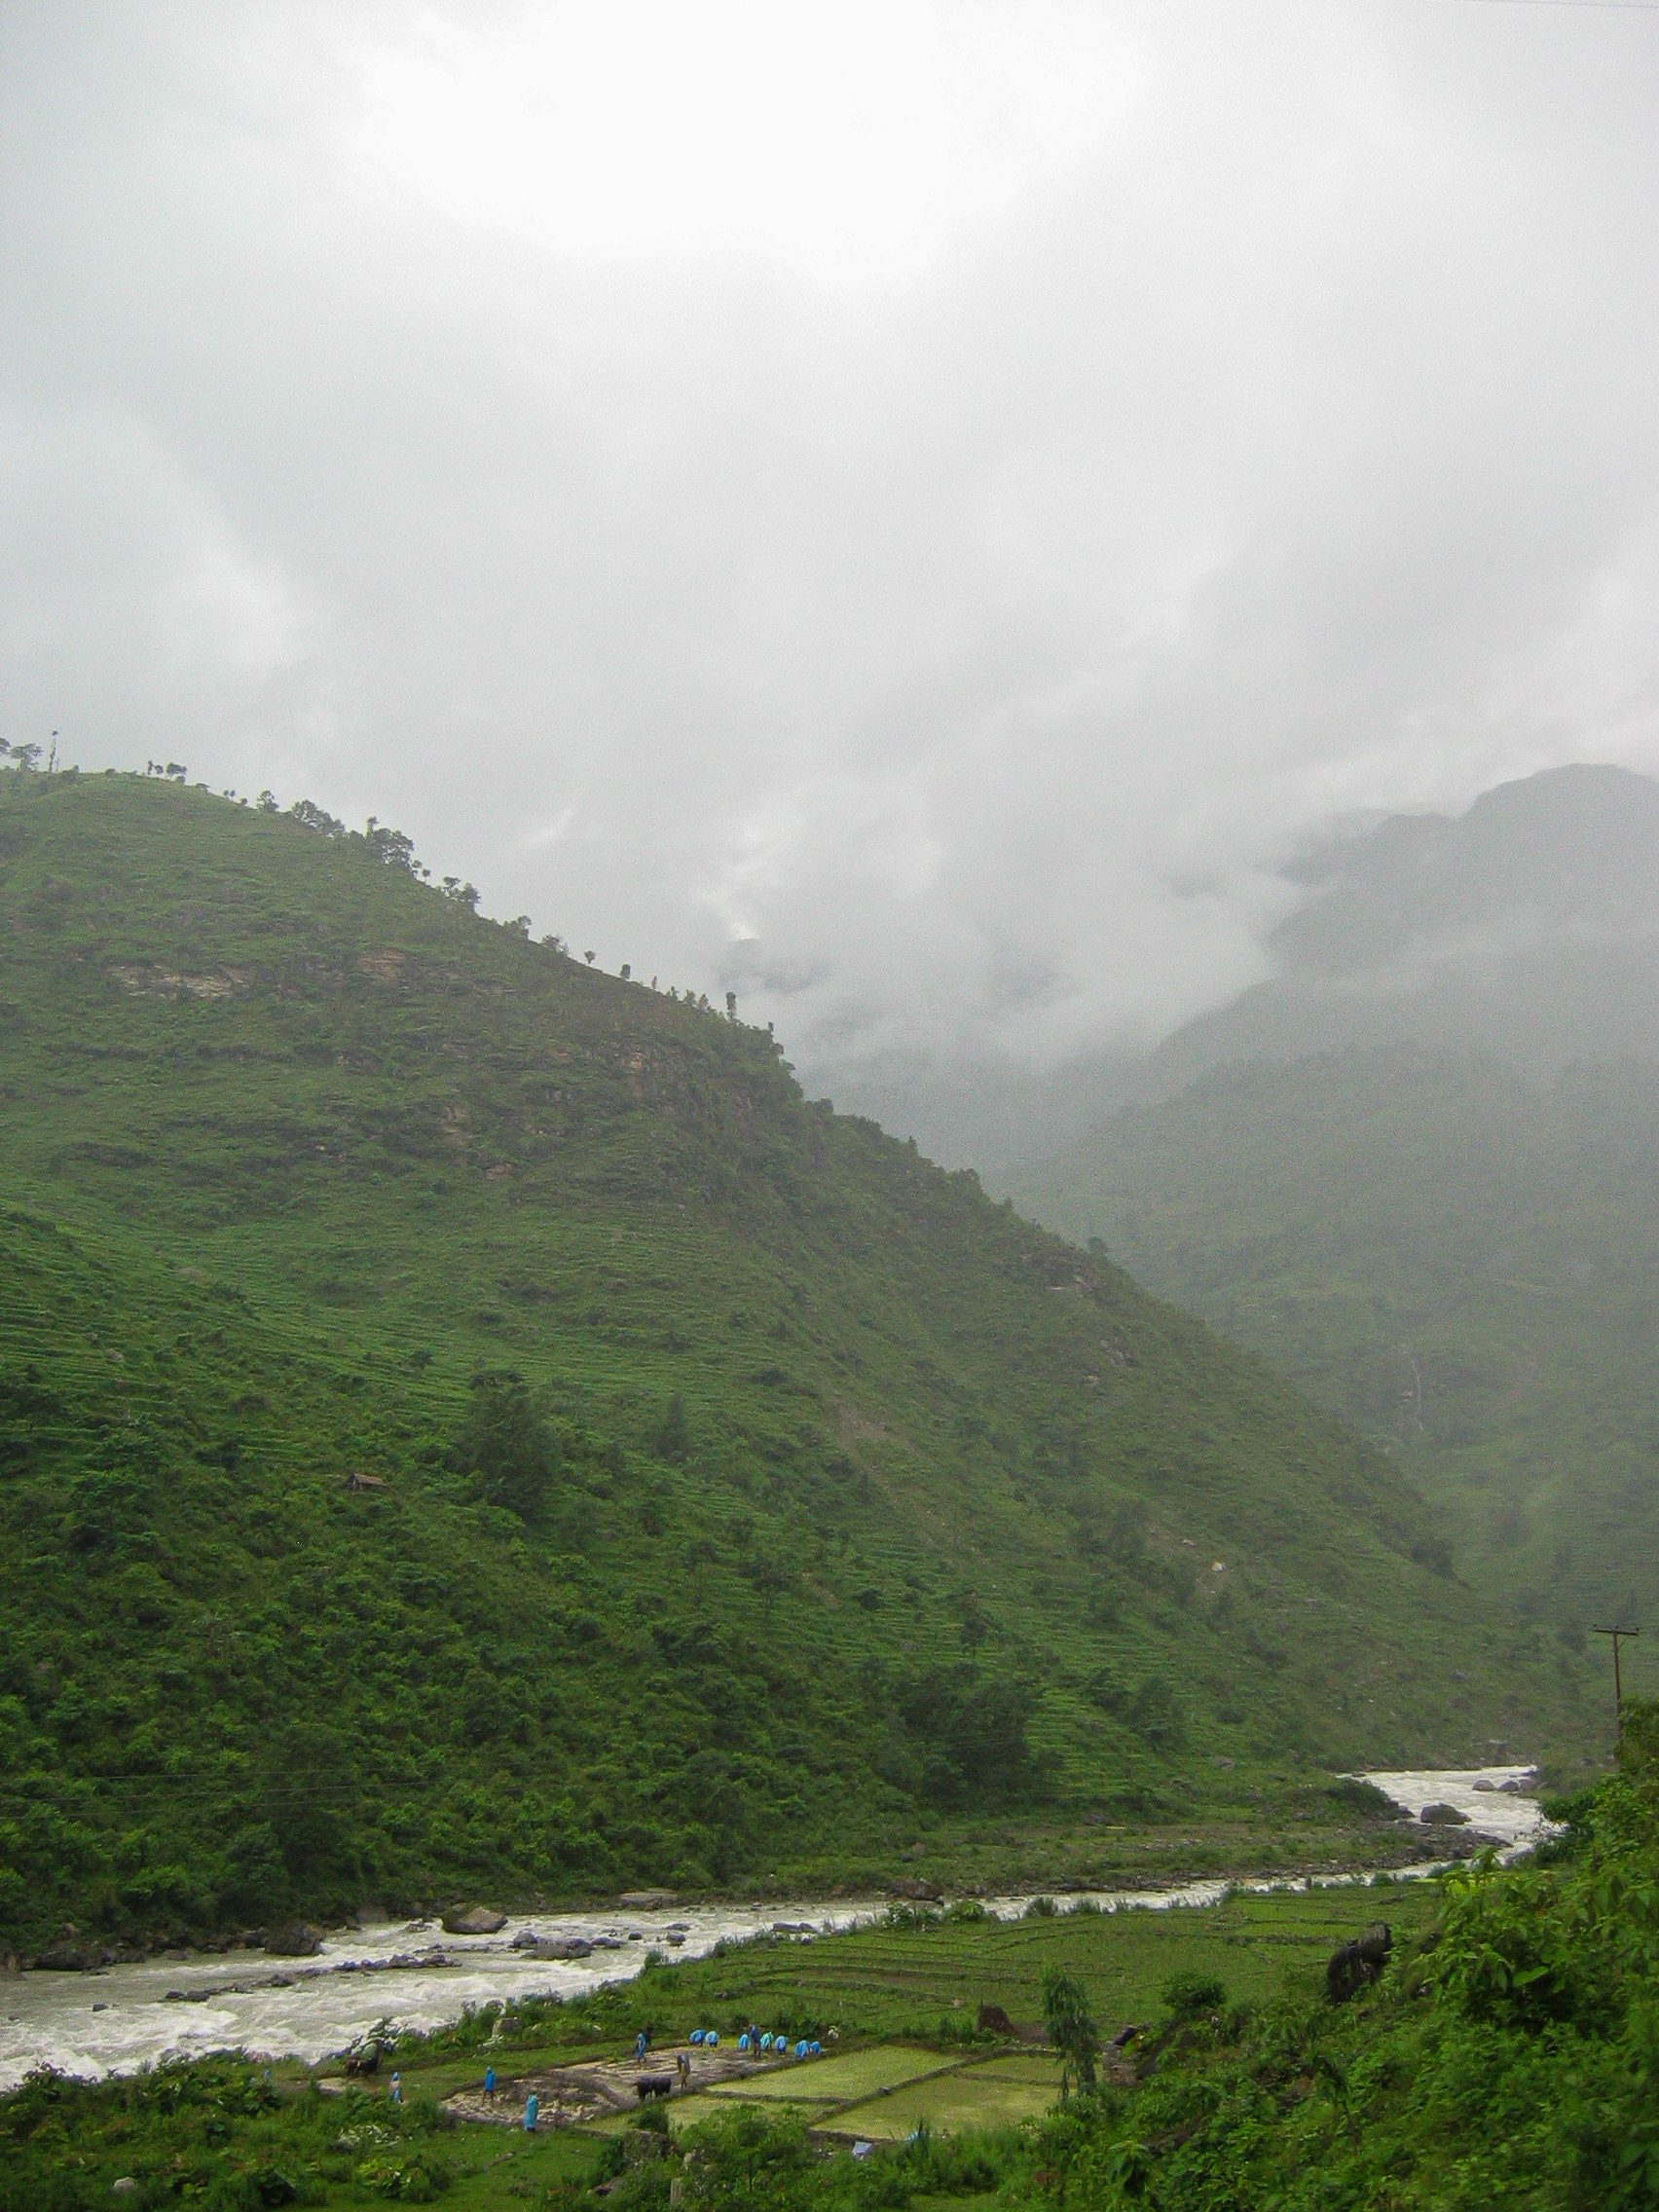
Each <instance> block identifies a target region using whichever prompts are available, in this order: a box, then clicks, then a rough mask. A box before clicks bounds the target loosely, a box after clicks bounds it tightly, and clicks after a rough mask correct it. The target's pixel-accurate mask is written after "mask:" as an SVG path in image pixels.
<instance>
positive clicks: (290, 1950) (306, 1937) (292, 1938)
mask: <svg viewBox="0 0 1659 2212" xmlns="http://www.w3.org/2000/svg"><path fill="white" fill-rule="evenodd" d="M265 1949H266V1954H267V1956H268V1957H270V1958H273V1959H314V1958H315V1957H316V1954H317V1953H318V1951H320V1950H321V1949H322V1934H321V1931H320V1930H319V1929H315V1928H311V1927H308V1926H307V1925H306V1923H305V1922H304V1921H303V1920H288V1921H284V1922H283V1924H282V1926H281V1927H280V1928H273V1929H270V1930H269V1931H268V1932H267V1934H266V1937H265Z"/></svg>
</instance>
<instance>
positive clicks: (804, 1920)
mask: <svg viewBox="0 0 1659 2212" xmlns="http://www.w3.org/2000/svg"><path fill="white" fill-rule="evenodd" d="M1366 1779H1367V1780H1368V1781H1371V1782H1374V1783H1375V1784H1376V1785H1377V1787H1378V1788H1380V1789H1383V1790H1385V1791H1386V1792H1387V1794H1388V1795H1389V1796H1390V1797H1391V1798H1393V1800H1394V1801H1395V1803H1396V1804H1398V1805H1399V1806H1401V1807H1402V1809H1403V1810H1405V1811H1407V1812H1410V1813H1411V1814H1413V1815H1414V1816H1415V1815H1418V1814H1420V1813H1421V1811H1422V1809H1423V1807H1424V1806H1425V1805H1431V1804H1449V1805H1453V1806H1455V1807H1456V1809H1457V1810H1458V1811H1459V1812H1461V1813H1462V1814H1463V1815H1464V1816H1465V1817H1466V1819H1467V1821H1468V1823H1469V1830H1470V1832H1471V1833H1473V1834H1475V1835H1478V1836H1479V1837H1480V1838H1481V1839H1482V1840H1483V1841H1486V1842H1490V1843H1492V1844H1494V1845H1496V1846H1497V1847H1498V1849H1499V1852H1500V1855H1501V1856H1510V1855H1513V1854H1514V1853H1516V1852H1519V1851H1524V1850H1526V1849H1527V1848H1528V1846H1529V1845H1530V1844H1531V1843H1533V1842H1535V1841H1537V1840H1538V1837H1539V1835H1540V1834H1541V1833H1543V1832H1544V1831H1545V1830H1546V1829H1547V1825H1548V1824H1547V1823H1546V1822H1545V1821H1544V1818H1543V1815H1542V1813H1541V1812H1540V1810H1539V1808H1538V1804H1537V1801H1536V1799H1535V1798H1534V1797H1532V1796H1530V1795H1529V1794H1527V1793H1526V1792H1527V1787H1528V1785H1530V1783H1531V1782H1532V1781H1533V1779H1534V1777H1533V1770H1532V1769H1531V1768H1530V1767H1517V1766H1499V1767H1481V1768H1468V1769H1457V1770H1440V1771H1434V1770H1427V1771H1423V1772H1420V1773H1418V1772H1402V1773H1397V1774H1371V1775H1368V1776H1367V1777H1366ZM1433 1870H1434V1869H1432V1868H1431V1867H1428V1866H1421V1867H1413V1868H1408V1869H1403V1870H1402V1871H1405V1872H1410V1873H1428V1872H1431V1871H1433ZM1364 1878H1365V1877H1364V1876H1363V1875H1352V1876H1342V1875H1332V1876H1326V1877H1319V1878H1318V1879H1321V1880H1325V1881H1329V1882H1331V1883H1333V1884H1335V1883H1340V1882H1342V1881H1344V1880H1363V1879H1364ZM1241 1887H1242V1888H1252V1889H1262V1890H1266V1889H1270V1888H1272V1883H1271V1882H1267V1881H1262V1882H1247V1883H1239V1882H1229V1881H1222V1880H1217V1881H1207V1882H1191V1883H1187V1884H1184V1885H1182V1886H1181V1887H1179V1888H1175V1889H1166V1890H1124V1891H1111V1892H1101V1891H1093V1892H1088V1893H1087V1895H1088V1896H1089V1897H1090V1898H1091V1899H1093V1901H1094V1902H1095V1903H1096V1904H1098V1905H1099V1906H1101V1907H1102V1908H1103V1909H1105V1910H1111V1911H1126V1910H1141V1911H1157V1910H1160V1909H1167V1908H1169V1907H1171V1906H1176V1905H1184V1904H1185V1905H1197V1904H1213V1903H1215V1902H1216V1901H1217V1900H1218V1899H1220V1898H1221V1897H1222V1896H1223V1895H1224V1894H1225V1892H1226V1891H1227V1890H1228V1889H1230V1888H1235V1889H1236V1888H1241ZM1084 1894H1086V1893H1077V1894H1064V1893H1054V1899H1055V1902H1056V1904H1057V1905H1058V1906H1059V1907H1060V1908H1061V1909H1062V1910H1064V1909H1066V1908H1067V1907H1068V1906H1071V1905H1075V1904H1077V1903H1078V1902H1080V1901H1081V1900H1082V1897H1083V1895H1084ZM983 1902H984V1905H985V1908H986V1910H987V1911H989V1912H991V1913H994V1914H995V1915H996V1917H997V1918H998V1919H1002V1920H1014V1919H1017V1918H1018V1917H1019V1915H1020V1914H1021V1913H1022V1912H1023V1911H1024V1910H1025V1908H1026V1906H1027V1905H1028V1904H1029V1903H1030V1902H1031V1893H1023V1894H1011V1895H1010V1896H1007V1897H999V1898H987V1899H984V1900H983ZM886 1909H887V1900H886V1899H885V1898H865V1899H836V1900H835V1901H833V1902H831V1903H824V1902H811V1901H802V1902H800V1903H797V1904H793V1905H792V1904H777V1903H773V1904H768V1905H767V1906H766V1907H765V1908H764V1909H761V1908H759V1907H757V1906H753V1905H736V1904H718V1905H705V1906H696V1905H687V1906H684V1907H668V1908H665V1909H662V1910H656V1911H649V1912H642V1911H635V1910H631V1909H626V1908H617V1909H612V1910H602V1911H596V1912H564V1913H536V1914H533V1915H531V1916H529V1917H528V1918H514V1919H510V1920H509V1921H508V1923H507V1925H506V1927H505V1928H503V1929H502V1930H501V1931H500V1933H499V1934H498V1935H496V1936H446V1935H444V1934H443V1932H442V1931H441V1930H440V1929H439V1928H438V1926H437V1925H436V1923H435V1922H429V1921H407V1920H398V1921H381V1922H375V1923H371V1924H369V1925H367V1926H363V1927H359V1928H353V1929H339V1930H336V1931H334V1932H333V1933H332V1934H331V1935H329V1936H326V1937H325V1938H324V1941H323V1945H322V1949H321V1951H320V1952H319V1953H318V1954H317V1956H316V1957H314V1958H311V1959H302V1960H279V1959H271V1958H267V1957H266V1955H265V1954H264V1953H263V1952H261V1951H221V1952H169V1953H168V1954H167V1955H166V1957H163V1958H159V1959H149V1960H145V1961H144V1962H143V1963H142V1964H140V1965H132V1966H114V1967H107V1968H105V1969H104V1970H103V1971H102V1972H96V1973H26V1974H21V1975H18V1976H17V1977H16V1978H15V1979H9V1980H5V1981H0V2091H4V2090H6V2089H10V2088H15V2087H16V2086H17V2084H18V2083H19V2082H21V2081H22V2080H23V2079H24V2077H25V2076H26V2075H27V2074H28V2073H29V2072H30V2071H31V2070H32V2069H34V2068H36V2067H40V2066H50V2067H53V2068H55V2070H56V2071H57V2072H59V2073H63V2074H71V2075H76V2076H79V2077H81V2078H83V2079H86V2080H96V2079H99V2078H101V2077H102V2076H104V2075H108V2074H130V2073H134V2072H136V2071H137V2070H138V2069H139V2068H140V2067H144V2066H152V2065H155V2064H156V2063H158V2062H159V2061H160V2060H163V2059H167V2058H192V2057H202V2056H203V2055H205V2054H206V2053H207V2052H209V2051H215V2050H245V2051H247V2052H248V2053H249V2054H250V2055H252V2056H256V2057H261V2058H298V2059H302V2060H304V2061H305V2062H307V2063H308V2064H310V2063H313V2062H314V2061H315V2060H317V2059H320V2058H326V2057H327V2056H328V2055H329V2054H330V2053H331V2052H334V2051H338V2050H343V2049H345V2048H346V2047H347V2046H349V2045H350V2044H352V2043H353V2042H355V2041H356V2040H357V2038H359V2037H360V2036H363V2035H366V2034H367V2033H368V2031H369V2030H370V2029H372V2028H374V2027H375V2026H376V2025H377V2024H378V2023H380V2022H381V2021H383V2020H384V2021H391V2022H394V2023H395V2024H396V2026H397V2027H399V2028H404V2029H418V2030H424V2029H432V2028H439V2027H442V2026H444V2025H445V2024H446V2023H447V2022H448V2021H451V2020H454V2019H456V2018H458V2017H459V2016H460V2014H461V2012H462V2011H464V2010H465V2009H466V2008H467V2007H468V2006H477V2005H485V2004H489V2003H492V2002H496V2003H499V2002H501V2001H502V2000H504V1999H506V1998H512V1997H524V1996H530V1995H542V1996H544V1995H547V1994H549V1993H551V1994H553V1995H555V1996H559V1997H566V1998H569V1997H572V1996H578V1995H580V1994H581V1993H582V1992H583V1991H585V1990H592V1989H595V1988H598V1987H600V1986H601V1985H602V1984H604V1983H606V1982H612V1981H626V1980H631V1979H632V1978H633V1976H634V1975H635V1974H637V1973H638V1972H639V1971H640V1969H641V1967H642V1966H643V1965H644V1963H645V1956H646V1954H647V1952H649V1951H651V1950H653V1949H654V1950H658V1951H660V1952H662V1954H663V1956H664V1957H665V1958H668V1959H671V1960H672V1959H695V1958H701V1957H703V1956H705V1955H706V1954H707V1953H708V1952H709V1951H712V1950H713V1949H714V1947H715V1945H716V1944H717V1943H719V1942H733V1941H742V1940H744V1939H746V1938H748V1937H752V1936H760V1935H765V1934H769V1933H771V1932H773V1931H774V1930H778V1929H783V1930H785V1931H787V1932H789V1933H790V1934H792V1935H793V1936H797V1937H799V1938H801V1939H805V1937H806V1936H807V1934H808V1933H810V1934H812V1935H819V1934H822V1935H830V1934H833V1933H834V1932H835V1931H836V1930H838V1929H844V1928H851V1927H854V1926H856V1925H857V1924H858V1923H859V1922H860V1921H867V1920H870V1919H873V1918H876V1917H878V1916H879V1915H880V1914H882V1913H883V1912H885V1911H886ZM527 1930H528V1931H529V1932H531V1933H533V1934H534V1935H535V1936H541V1937H561V1936H563V1937H570V1936H580V1937H581V1938H583V1939H584V1940H585V1941H587V1942H590V1943H593V1944H594V1945H596V1948H595V1950H594V1951H593V1953H592V1955H591V1956H590V1957H588V1958H586V1959H582V1960H579V1961H577V1960H559V1961H551V1960H547V1959H538V1958H536V1957H535V1956H534V1955H532V1954H529V1953H527V1952H525V1951H522V1950H520V1951H515V1950H514V1949H513V1947H512V1944H513V1938H514V1936H521V1935H522V1934H523V1933H524V1932H525V1931H527Z"/></svg>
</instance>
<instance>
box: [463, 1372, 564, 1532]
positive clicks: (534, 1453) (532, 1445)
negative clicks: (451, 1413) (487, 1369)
mask: <svg viewBox="0 0 1659 2212" xmlns="http://www.w3.org/2000/svg"><path fill="white" fill-rule="evenodd" d="M450 1465H451V1467H452V1468H453V1469H454V1470H455V1472H456V1473H457V1474H460V1475H470V1476H471V1478H472V1480H473V1484H474V1486H475V1488H476V1490H477V1493H478V1495H479V1496H480V1497H482V1498H483V1499H484V1501H485V1503H486V1504H489V1505H502V1506H505V1507H506V1509H507V1511H508V1512H509V1513H516V1514H517V1515H518V1517H519V1519H520V1520H521V1521H534V1520H535V1518H536V1517H537V1516H538V1514H539V1513H540V1512H541V1510H542V1507H543V1505H544V1504H545V1503H546V1500H547V1496H548V1493H549V1492H550V1491H551V1489H552V1487H553V1484H554V1482H555V1481H556V1479H557V1477H558V1473H559V1447H558V1443H557V1441H556V1440H555V1438H554V1435H553V1432H552V1430H551V1429H550V1428H549V1427H548V1425H547V1422H546V1420H545V1419H544V1418H543V1416H542V1414H541V1411H540V1408H539V1407H538V1406H537V1405H536V1403H535V1399H534V1398H533V1397H532V1396H531V1393H530V1386H529V1384H528V1383H526V1382H525V1380H524V1378H523V1376H522V1375H515V1374H514V1373H513V1372H512V1371H511V1370H510V1369H506V1370H501V1371H498V1372H495V1373H487V1374H483V1375H475V1376H474V1377H473V1379H472V1403H471V1406H470V1408H469V1409H468V1412H467V1417H466V1419H465V1421H464V1422H463V1423H462V1425H461V1430H460V1433H459V1434H458V1435H457V1437H456V1439H455V1442H454V1444H453V1445H452V1447H451V1449H450Z"/></svg>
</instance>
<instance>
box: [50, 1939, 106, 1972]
mask: <svg viewBox="0 0 1659 2212" xmlns="http://www.w3.org/2000/svg"><path fill="white" fill-rule="evenodd" d="M34 1963H35V1967H36V1969H37V1971H38V1972H42V1973H92V1972H94V1971H95V1969H97V1968H98V1967H101V1966H104V1965H107V1963H108V1959H107V1957H106V1954H105V1953H104V1951H103V1950H102V1948H101V1947H100V1946H99V1945H98V1944H96V1943H83V1942H81V1941H80V1940H79V1939H78V1938H77V1937H76V1936H72V1935H71V1936H59V1937H58V1939H57V1941H56V1942H55V1943H49V1944H48V1945H47V1946H46V1949H45V1950H44V1951H42V1952H40V1953H39V1954H38V1955H37V1957H36V1959H35V1962H34Z"/></svg>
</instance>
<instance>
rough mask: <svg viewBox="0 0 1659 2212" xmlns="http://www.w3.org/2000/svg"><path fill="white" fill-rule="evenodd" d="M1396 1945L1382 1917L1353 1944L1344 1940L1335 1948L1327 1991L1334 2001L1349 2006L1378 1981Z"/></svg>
mask: <svg viewBox="0 0 1659 2212" xmlns="http://www.w3.org/2000/svg"><path fill="white" fill-rule="evenodd" d="M1393 1948H1394V1936H1393V1931H1392V1930H1391V1929H1390V1928H1389V1926H1388V1923H1387V1922H1386V1921H1385V1920H1380V1921H1378V1922H1377V1923H1376V1924H1375V1926H1373V1927H1370V1928H1368V1929H1367V1930H1366V1931H1365V1934H1364V1935H1363V1936H1355V1937H1354V1939H1353V1941H1352V1942H1351V1943H1344V1944H1343V1945H1342V1946H1341V1947H1340V1948H1339V1949H1338V1950H1335V1951H1333V1952H1332V1954H1331V1960H1330V1964H1329V1965H1328V1966H1327V1967H1326V1969H1325V1994H1326V1996H1327V1997H1329V1999H1330V2000H1331V2003H1332V2004H1333V2005H1346V2003H1347V2001H1348V1999H1349V1998H1350V1997H1352V1996H1354V1995H1355V1994H1356V1993H1357V1992H1358V1991H1359V1990H1361V1989H1364V1988H1365V1987H1366V1986H1367V1984H1368V1983H1370V1982H1373V1981H1376V1980H1377V1979H1378V1978H1379V1977H1380V1976H1381V1974H1382V1972H1383V1968H1384V1967H1385V1966H1386V1965H1387V1963H1388V1953H1389V1952H1390V1951H1391V1950H1392V1949H1393Z"/></svg>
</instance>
